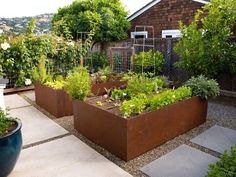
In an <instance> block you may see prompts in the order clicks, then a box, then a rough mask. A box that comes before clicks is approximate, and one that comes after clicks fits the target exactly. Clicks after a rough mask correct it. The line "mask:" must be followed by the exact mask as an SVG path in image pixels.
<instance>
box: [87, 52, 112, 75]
mask: <svg viewBox="0 0 236 177" xmlns="http://www.w3.org/2000/svg"><path fill="white" fill-rule="evenodd" d="M108 65H109V58H108V57H107V55H106V54H105V53H104V52H94V53H92V54H91V56H90V57H89V58H88V59H87V60H86V66H88V67H89V68H92V69H93V70H94V72H97V71H98V70H99V68H104V67H106V66H108Z"/></svg>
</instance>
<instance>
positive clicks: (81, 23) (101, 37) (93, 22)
mask: <svg viewBox="0 0 236 177" xmlns="http://www.w3.org/2000/svg"><path fill="white" fill-rule="evenodd" d="M127 15H128V13H127V12H126V11H125V10H124V7H123V6H122V4H121V2H120V1H119V0H76V1H74V2H73V3H72V4H71V5H69V6H66V7H63V8H61V9H59V10H58V13H57V14H55V15H54V17H53V20H52V24H53V29H54V31H55V32H56V33H59V35H61V34H60V33H62V34H63V35H64V36H65V35H67V34H68V31H67V30H66V34H64V32H63V30H60V29H63V28H65V27H66V28H68V29H69V31H70V34H71V35H72V36H73V38H74V39H76V38H77V32H88V31H91V30H93V29H95V35H94V37H93V39H94V40H95V42H109V41H117V40H123V39H125V38H126V37H127V30H128V29H129V27H130V24H129V22H128V20H127V18H126V17H127ZM59 22H60V23H59ZM60 24H61V25H62V27H59V26H60Z"/></svg>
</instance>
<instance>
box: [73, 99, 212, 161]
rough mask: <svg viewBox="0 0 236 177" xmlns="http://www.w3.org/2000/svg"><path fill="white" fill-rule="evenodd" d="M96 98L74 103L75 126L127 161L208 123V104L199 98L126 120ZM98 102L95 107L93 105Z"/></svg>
mask: <svg viewBox="0 0 236 177" xmlns="http://www.w3.org/2000/svg"><path fill="white" fill-rule="evenodd" d="M96 101H97V98H96V97H93V98H89V99H88V100H87V101H86V102H82V101H77V100H75V101H73V112H74V125H75V128H76V130H77V131H79V132H80V133H81V134H83V135H84V136H85V137H87V138H88V139H90V140H91V141H93V142H95V143H96V144H98V145H100V146H102V147H104V148H105V149H107V150H108V151H110V152H111V153H113V154H115V155H116V156H118V157H120V158H121V159H123V160H125V161H128V160H131V159H133V158H135V157H138V156H139V155H141V154H143V153H145V152H147V151H149V150H151V149H153V148H155V147H157V146H159V145H161V144H163V143H165V142H167V141H168V140H170V139H173V138H175V137H176V136H178V135H181V134H183V133H185V132H187V131H189V130H190V129H192V128H194V127H197V126H198V125H200V124H202V123H204V122H205V121H206V115H207V101H206V100H202V99H200V98H199V97H193V98H190V99H187V100H183V101H180V102H177V103H175V104H172V105H169V106H166V107H164V108H161V109H159V110H156V111H152V112H147V113H144V114H141V115H138V116H135V117H132V118H130V119H124V118H122V117H121V116H120V115H119V114H117V112H116V111H114V110H112V108H111V107H106V108H100V107H98V106H96ZM94 103H95V104H94Z"/></svg>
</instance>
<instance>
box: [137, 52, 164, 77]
mask: <svg viewBox="0 0 236 177" xmlns="http://www.w3.org/2000/svg"><path fill="white" fill-rule="evenodd" d="M133 64H134V70H135V71H136V72H143V71H144V72H154V70H155V72H156V73H157V72H160V71H162V67H163V64H164V57H163V54H162V53H161V52H159V51H156V52H153V51H152V50H149V51H148V52H140V53H139V54H136V55H135V56H134V61H133Z"/></svg>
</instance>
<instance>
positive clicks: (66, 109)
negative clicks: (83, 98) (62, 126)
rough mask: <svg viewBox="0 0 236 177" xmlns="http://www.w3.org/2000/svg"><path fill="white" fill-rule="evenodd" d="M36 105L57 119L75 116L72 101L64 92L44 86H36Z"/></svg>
mask: <svg viewBox="0 0 236 177" xmlns="http://www.w3.org/2000/svg"><path fill="white" fill-rule="evenodd" d="M34 86H35V98H36V104H37V105H39V106H40V107H41V108H43V109H45V110H46V111H47V112H49V113H50V114H52V115H54V116H55V117H57V118H59V117H63V116H70V115H72V114H73V110H72V108H73V106H72V100H71V98H70V97H69V95H68V94H67V93H66V92H65V91H64V90H55V89H53V88H50V87H48V86H45V85H43V84H38V83H36V84H34Z"/></svg>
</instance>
